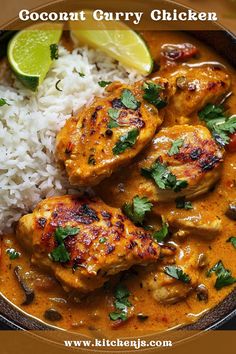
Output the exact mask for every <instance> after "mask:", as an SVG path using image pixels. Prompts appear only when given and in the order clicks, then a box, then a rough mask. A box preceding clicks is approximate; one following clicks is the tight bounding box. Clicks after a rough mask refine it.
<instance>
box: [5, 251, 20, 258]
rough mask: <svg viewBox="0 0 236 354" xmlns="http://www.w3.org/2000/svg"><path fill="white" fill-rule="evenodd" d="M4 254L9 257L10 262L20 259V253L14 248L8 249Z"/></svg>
mask: <svg viewBox="0 0 236 354" xmlns="http://www.w3.org/2000/svg"><path fill="white" fill-rule="evenodd" d="M6 254H7V255H8V256H9V258H10V260H14V259H17V258H19V257H20V255H21V254H20V252H17V251H16V250H15V249H14V248H8V249H7V250H6Z"/></svg>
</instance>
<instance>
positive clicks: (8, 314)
mask: <svg viewBox="0 0 236 354" xmlns="http://www.w3.org/2000/svg"><path fill="white" fill-rule="evenodd" d="M61 2H62V3H64V1H61ZM159 4H162V6H163V5H168V7H169V8H171V6H172V8H177V9H179V10H180V11H183V10H184V9H186V7H184V6H182V5H179V4H176V3H173V2H172V1H169V0H160V1H159V0H158V5H159ZM62 5H63V4H62ZM50 6H52V5H50ZM80 6H81V5H80ZM81 7H82V6H81ZM164 7H165V6H164ZM48 8H50V7H46V8H45V7H44V9H46V10H47V11H48ZM77 8H78V5H77V7H76V8H75V9H77ZM40 9H41V10H42V8H40ZM211 28H213V30H211ZM189 33H190V34H191V35H192V36H194V37H196V38H198V39H200V40H201V41H203V42H205V43H207V44H208V45H209V46H210V47H212V48H214V49H215V50H216V51H217V52H218V53H219V54H221V55H222V56H223V57H224V58H225V59H227V60H228V62H229V63H230V64H231V65H233V66H236V55H235V48H236V37H235V36H234V35H233V34H232V33H230V32H229V31H228V30H227V29H225V28H224V27H222V26H221V25H219V24H212V25H211V26H210V27H209V31H190V32H189ZM13 34H14V32H12V31H0V48H1V50H0V56H4V55H5V53H6V47H7V43H8V41H9V39H10V38H11V37H12V35H13ZM233 318H234V319H235V322H236V288H235V289H234V290H233V291H232V292H231V293H230V294H229V295H228V296H227V297H226V298H225V299H224V300H223V301H222V302H221V303H220V304H218V305H217V306H216V307H215V308H213V309H211V310H209V311H208V312H207V313H206V314H205V315H203V316H202V317H201V318H200V319H199V320H198V321H197V322H195V323H194V324H191V325H188V326H185V327H184V328H185V329H189V330H209V329H219V328H222V325H223V324H225V323H226V322H227V321H229V320H232V319H233ZM0 321H2V323H3V324H5V325H6V326H8V327H10V328H12V329H24V330H44V329H52V328H53V327H51V326H49V325H47V324H45V323H43V322H42V321H39V320H37V319H35V318H33V317H31V316H29V315H27V314H25V313H24V312H23V311H21V310H19V309H18V308H17V307H16V306H14V305H12V304H11V303H10V302H9V301H8V300H7V299H6V298H5V297H3V296H1V295H0ZM54 328H55V327H54Z"/></svg>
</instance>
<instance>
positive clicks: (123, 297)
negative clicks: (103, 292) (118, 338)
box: [109, 284, 132, 321]
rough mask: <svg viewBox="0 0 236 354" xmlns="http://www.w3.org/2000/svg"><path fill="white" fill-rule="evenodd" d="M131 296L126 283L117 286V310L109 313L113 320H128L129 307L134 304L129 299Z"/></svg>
mask: <svg viewBox="0 0 236 354" xmlns="http://www.w3.org/2000/svg"><path fill="white" fill-rule="evenodd" d="M129 296H130V292H129V290H128V289H127V287H126V286H125V285H123V284H118V285H117V286H116V288H115V300H114V306H115V309H116V310H117V311H115V312H111V313H109V317H110V319H111V320H112V321H117V320H122V321H126V320H127V318H128V316H127V312H128V307H131V306H132V304H131V303H130V302H129V299H128V298H129Z"/></svg>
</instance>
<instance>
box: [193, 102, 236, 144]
mask: <svg viewBox="0 0 236 354" xmlns="http://www.w3.org/2000/svg"><path fill="white" fill-rule="evenodd" d="M198 116H199V118H200V119H201V120H202V121H204V122H205V123H206V126H207V127H208V129H209V130H210V131H211V132H212V135H213V137H214V139H215V140H216V142H217V143H218V144H219V145H222V146H225V145H227V144H228V143H229V142H230V137H229V135H230V134H233V133H234V132H235V131H236V115H232V116H227V115H226V113H225V112H224V109H223V107H221V106H217V105H214V104H212V103H209V104H207V105H206V106H205V107H204V108H203V109H202V110H201V111H200V112H198Z"/></svg>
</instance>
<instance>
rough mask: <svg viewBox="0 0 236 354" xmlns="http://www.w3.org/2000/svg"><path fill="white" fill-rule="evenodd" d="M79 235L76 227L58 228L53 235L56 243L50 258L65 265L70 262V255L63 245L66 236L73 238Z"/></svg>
mask: <svg viewBox="0 0 236 354" xmlns="http://www.w3.org/2000/svg"><path fill="white" fill-rule="evenodd" d="M78 233H79V228H77V227H69V226H68V227H58V228H57V229H56V231H55V233H54V238H55V240H56V242H57V245H58V246H57V247H56V248H54V250H52V252H51V253H50V257H51V258H52V260H53V261H54V262H61V263H66V262H68V261H69V260H70V254H69V252H68V251H67V249H66V246H65V244H64V241H65V239H66V238H67V237H68V236H75V235H77V234H78Z"/></svg>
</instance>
